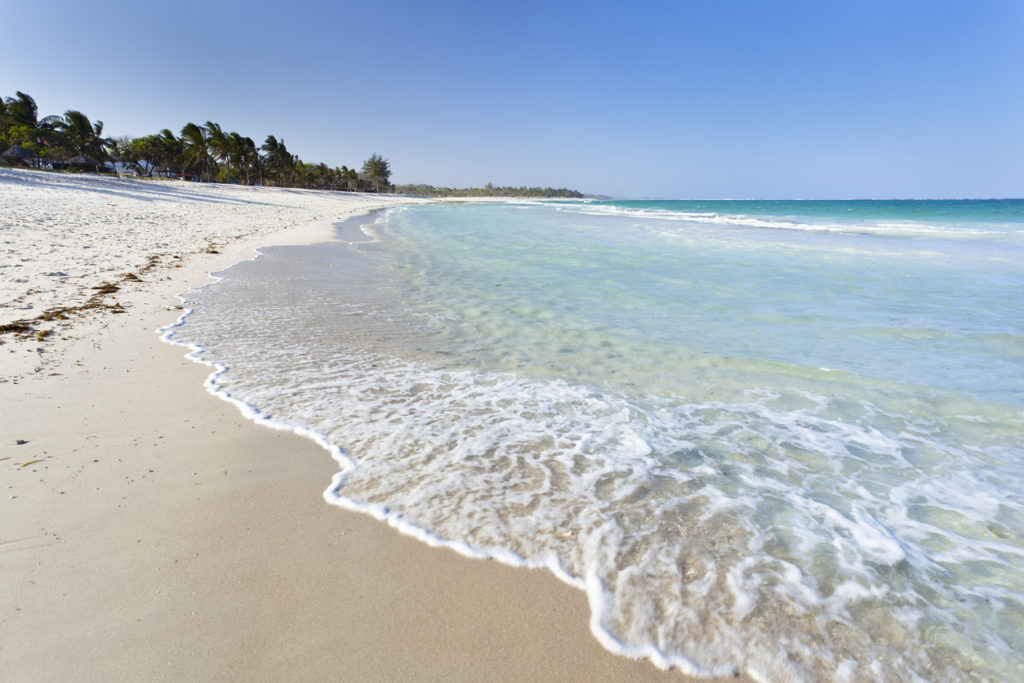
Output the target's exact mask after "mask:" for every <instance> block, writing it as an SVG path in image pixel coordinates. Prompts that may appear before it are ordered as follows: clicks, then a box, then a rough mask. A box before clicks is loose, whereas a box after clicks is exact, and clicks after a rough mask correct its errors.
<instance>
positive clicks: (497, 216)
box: [170, 200, 1024, 680]
mask: <svg viewBox="0 0 1024 683" xmlns="http://www.w3.org/2000/svg"><path fill="white" fill-rule="evenodd" d="M368 232H369V233H370V234H371V235H372V236H373V237H374V238H375V239H374V240H373V241H367V242H361V243H358V244H351V245H350V244H330V245H313V246H308V247H285V248H273V249H267V250H266V252H265V255H264V256H263V257H261V258H260V259H258V260H257V261H255V262H247V263H242V264H239V265H237V266H235V267H233V268H231V269H229V270H227V271H225V272H224V273H222V274H221V275H222V276H223V277H224V280H223V281H221V282H220V283H218V284H216V285H212V286H209V287H206V288H203V289H201V290H197V291H195V292H192V293H190V294H189V305H190V306H191V307H192V308H193V309H194V311H193V312H192V313H191V314H190V315H189V316H188V317H187V318H186V319H185V321H184V322H183V324H182V325H180V326H179V327H177V328H175V329H173V330H172V331H171V332H170V337H171V339H172V340H173V341H176V342H180V343H190V344H193V345H196V346H198V347H201V348H202V350H201V351H200V352H199V353H198V355H199V357H200V358H201V359H202V360H204V361H207V362H211V363H216V364H219V365H221V366H222V367H224V368H226V369H224V370H222V371H221V372H220V373H219V374H218V375H217V377H216V378H215V380H214V381H213V387H214V388H215V389H216V390H217V391H218V392H220V393H222V394H227V395H230V396H231V397H232V398H234V399H236V400H239V401H242V402H244V403H246V404H248V405H249V406H251V407H252V409H253V413H254V414H259V415H261V416H263V417H264V418H266V419H269V420H271V421H274V422H276V423H278V424H281V425H287V426H290V427H293V428H296V429H300V430H306V431H309V432H311V433H314V434H316V435H318V438H322V439H323V440H324V442H325V443H326V444H329V445H331V446H332V447H334V448H337V449H340V451H339V453H338V455H339V459H340V460H341V461H342V464H343V466H344V468H345V471H344V474H343V476H339V477H338V478H336V480H335V482H334V484H333V485H332V491H331V493H330V494H329V495H328V498H329V499H332V500H334V501H335V502H338V503H340V504H344V505H347V506H349V507H355V508H357V509H364V510H366V511H368V512H371V513H373V514H376V515H378V516H380V517H387V518H389V519H391V520H392V522H393V523H396V524H398V525H399V526H401V527H402V528H404V529H405V530H407V531H409V532H411V533H416V534H418V535H420V536H421V537H422V538H424V539H425V540H429V541H431V542H434V543H446V544H451V545H453V546H454V547H456V548H458V549H460V550H462V551H463V552H466V553H468V554H476V555H481V556H491V557H497V558H499V559H502V560H504V561H507V562H513V563H519V564H526V565H532V566H548V567H551V568H552V569H553V570H554V571H556V573H558V574H559V575H560V576H561V577H562V578H564V579H566V580H568V581H571V582H573V583H574V584H576V585H578V586H579V587H580V588H583V589H585V590H586V591H587V593H588V596H589V598H590V604H591V607H592V610H593V613H594V617H593V620H592V624H591V626H592V629H593V630H594V632H595V635H596V636H597V637H599V638H600V639H601V641H602V642H603V643H604V644H605V645H606V646H607V647H609V648H611V649H613V650H616V651H620V652H624V653H627V654H631V655H637V656H646V657H650V658H652V659H654V660H655V661H656V662H657V663H659V664H661V665H669V664H671V665H676V666H679V667H680V668H682V669H684V670H686V671H690V672H694V673H701V674H731V673H732V672H733V671H736V670H743V671H748V672H750V673H752V674H754V675H761V676H765V677H767V678H770V679H779V678H782V677H787V676H788V677H791V678H796V679H801V678H803V679H821V678H829V677H833V678H837V679H849V680H864V679H878V680H893V679H897V680H899V679H906V680H913V679H914V678H915V677H917V676H920V677H923V678H926V679H931V680H956V679H961V678H962V679H969V678H981V679H984V678H993V679H996V680H998V679H1006V680H1019V679H1021V678H1024V664H1022V661H1024V636H1022V635H1021V634H1022V633H1024V569H1022V568H1024V468H1022V464H1024V322H1022V320H1024V316H1022V315H1021V313H1022V312H1024V267H1022V265H1021V264H1022V263H1024V260H1022V258H1024V202H1021V201H1012V200H1011V201H1003V202H593V203H587V204H571V203H551V204H518V205H457V206H419V207H409V208H405V209H399V210H393V211H391V212H389V213H387V214H383V215H382V216H380V217H378V220H377V221H376V222H375V223H374V224H373V225H372V226H370V227H369V228H368Z"/></svg>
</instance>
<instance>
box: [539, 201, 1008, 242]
mask: <svg viewBox="0 0 1024 683" xmlns="http://www.w3.org/2000/svg"><path fill="white" fill-rule="evenodd" d="M557 210H559V211H565V212H575V213H580V214H584V215H589V216H639V217H642V218H651V219H655V220H666V221H682V222H688V223H710V224H715V225H741V226H746V227H752V228H764V229H768V230H798V231H801V232H836V233H848V234H877V235H882V236H894V237H898V236H908V237H912V236H915V235H922V236H924V235H937V236H941V237H947V238H964V239H966V238H984V237H993V236H1000V235H1002V234H1003V233H1002V232H999V231H992V230H984V229H980V228H970V227H957V226H938V225H932V224H928V223H920V222H915V221H906V222H894V221H889V222H884V223H874V224H856V223H850V224H842V223H797V222H793V221H786V220H770V219H766V218H756V217H754V216H748V215H744V214H720V213H709V212H697V211H667V210H663V209H642V208H626V207H617V206H592V205H587V204H579V205H574V204H559V205H557Z"/></svg>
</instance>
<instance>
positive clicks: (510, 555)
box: [155, 248, 768, 681]
mask: <svg viewBox="0 0 1024 683" xmlns="http://www.w3.org/2000/svg"><path fill="white" fill-rule="evenodd" d="M254 251H255V252H256V255H255V256H254V257H253V258H252V259H243V260H252V261H255V260H257V259H259V258H261V257H262V256H263V252H262V251H261V249H260V248H256V249H254ZM241 262H242V261H239V262H238V263H241ZM234 265H237V263H236V264H232V265H230V266H227V267H225V268H222V269H220V270H218V271H216V272H223V271H225V270H228V269H229V268H231V267H232V266H234ZM216 272H211V273H208V275H209V276H210V277H211V278H213V280H212V281H211V282H208V283H206V284H204V285H200V286H198V287H192V288H190V289H189V290H188V292H195V291H199V290H202V289H205V288H206V287H210V286H211V285H216V284H218V283H220V282H221V281H223V280H224V278H223V277H221V276H219V275H217V274H216ZM188 292H186V293H184V294H177V295H176V296H177V298H178V299H179V300H180V301H181V302H182V303H183V304H187V303H188V298H187V295H188ZM194 312H195V309H193V308H189V307H187V306H186V307H184V308H183V310H182V313H181V315H180V316H178V318H177V320H175V321H174V322H173V323H171V324H170V325H165V326H163V327H160V328H157V329H156V330H155V332H156V333H157V334H158V335H160V341H162V342H165V343H168V344H172V345H174V346H183V347H185V348H187V349H189V352H188V353H186V354H185V358H187V359H189V360H191V361H193V362H195V363H199V364H201V365H206V366H209V367H211V368H213V372H211V373H210V374H209V375H208V376H207V377H206V380H205V381H204V382H203V387H204V388H205V389H206V390H207V391H208V392H209V393H210V394H212V395H213V396H215V397H217V398H219V399H221V400H223V401H227V402H228V403H231V404H232V405H234V406H235V407H236V408H238V410H239V412H240V413H241V414H242V416H243V417H245V418H246V419H249V420H252V421H253V422H254V423H256V424H258V425H261V426H264V427H269V428H271V429H275V430H278V431H284V432H291V433H293V434H296V435H298V436H302V437H306V438H308V439H310V440H312V441H313V442H314V443H316V444H317V445H319V446H320V447H321V448H323V449H324V450H326V451H327V452H328V453H329V454H330V456H331V458H333V459H334V461H335V462H336V463H337V464H338V466H339V468H340V470H339V471H338V472H337V473H336V474H334V476H333V477H331V483H330V485H329V486H328V487H327V488H326V489H325V490H324V492H323V494H322V495H323V499H324V501H325V502H327V503H328V504H330V505H335V506H337V507H340V508H342V509H344V510H349V511H351V512H356V513H360V514H365V515H369V516H371V517H373V518H374V519H377V520H379V521H381V522H385V523H386V524H387V525H388V526H390V527H391V528H393V529H395V530H396V531H398V532H399V533H401V534H403V535H405V536H410V537H412V538H414V539H416V540H419V541H421V542H423V543H426V544H427V545H428V546H430V547H432V548H446V549H449V550H453V551H455V552H456V553H458V554H459V555H462V556H463V557H467V558H471V559H478V560H496V561H498V562H501V563H502V564H505V565H508V566H512V567H521V568H527V569H548V570H550V571H551V573H552V574H554V576H555V577H556V578H558V579H559V580H561V581H562V582H564V583H566V584H568V585H569V586H572V587H573V588H576V589H579V590H581V591H583V592H584V593H585V594H586V596H587V604H588V606H589V607H590V621H589V627H590V632H591V634H592V635H593V636H594V638H595V639H596V640H597V641H598V642H599V643H600V644H601V646H602V647H604V648H605V649H606V650H608V651H609V652H612V653H613V654H616V655H620V656H623V657H626V658H628V659H633V660H643V659H646V660H649V661H650V662H651V663H652V664H654V665H655V666H656V667H657V668H659V669H662V670H665V671H667V670H670V669H677V670H679V671H680V672H681V673H683V674H686V675H688V676H694V677H703V678H715V677H719V676H721V675H722V674H721V672H714V671H708V670H706V669H704V668H702V667H699V666H698V665H697V664H696V663H695V662H693V661H692V660H690V659H688V658H686V657H683V656H681V655H670V654H668V653H666V652H664V651H663V650H661V649H660V648H657V647H655V646H653V645H649V644H648V645H644V646H629V645H627V644H625V643H623V642H622V641H621V640H620V639H619V638H618V637H616V636H615V634H613V633H612V632H611V631H609V630H608V629H607V628H605V627H604V626H603V625H602V624H601V619H602V615H604V614H606V613H607V612H608V611H609V609H610V607H611V601H610V600H609V599H608V598H607V597H606V595H608V593H607V591H606V590H605V588H604V585H603V583H602V582H601V579H600V577H598V576H597V573H596V571H593V570H592V569H588V572H587V576H585V577H584V578H583V579H582V580H581V579H577V578H574V577H573V576H571V575H570V574H569V573H568V572H566V571H565V569H564V568H563V567H562V565H561V562H560V561H559V560H558V558H557V556H556V555H555V553H554V552H549V553H547V554H546V555H545V556H544V557H542V558H538V559H534V560H529V559H527V558H524V557H521V556H520V555H518V554H517V553H514V552H512V551H510V550H508V549H507V548H502V547H498V546H478V545H471V544H468V543H463V542H459V541H451V540H448V539H445V538H442V537H441V536H439V535H438V534H436V533H434V532H433V531H431V530H430V529H427V528H425V527H422V526H419V525H417V524H415V523H413V522H411V521H410V520H408V519H407V518H406V517H405V516H404V515H401V514H399V513H396V512H392V511H391V510H390V509H389V508H388V506H387V505H382V504H372V503H360V502H359V501H355V500H352V499H350V498H345V497H344V496H342V495H341V494H340V493H339V490H340V489H341V487H342V486H344V484H345V481H346V480H347V479H348V477H349V476H350V475H351V474H352V473H354V472H355V471H356V470H357V469H358V468H359V463H358V461H356V460H355V459H354V458H352V457H350V456H349V455H348V454H347V453H345V451H344V450H343V449H342V448H340V447H338V446H336V445H335V444H333V443H331V442H330V440H328V438H327V437H326V435H325V434H323V433H322V432H320V431H317V430H314V429H310V428H308V427H302V426H299V425H295V424H291V423H289V422H287V421H284V420H278V419H274V418H272V417H271V416H270V415H269V414H267V413H265V412H262V411H261V410H260V409H259V407H258V406H255V405H253V404H251V403H248V402H246V401H243V400H241V399H238V398H235V397H234V396H232V395H231V393H230V392H229V391H227V390H225V389H223V388H221V387H220V385H219V382H218V380H219V378H220V376H221V375H223V374H224V373H225V372H227V371H228V370H229V369H230V366H228V365H226V364H224V363H217V362H214V361H209V360H206V359H204V358H202V357H201V356H202V354H203V353H204V352H205V351H207V350H208V349H207V348H206V347H204V346H201V345H199V344H194V343H191V342H185V341H178V340H176V339H174V334H175V333H176V332H177V331H178V330H179V329H180V328H181V327H182V326H184V324H185V321H186V320H187V319H188V317H189V316H190V315H192V313H194ZM745 673H746V674H747V675H749V676H751V678H753V679H754V680H757V681H762V680H768V679H767V678H764V677H763V676H761V675H759V673H760V672H758V671H756V670H750V669H748V670H747V671H745Z"/></svg>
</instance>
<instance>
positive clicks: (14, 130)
mask: <svg viewBox="0 0 1024 683" xmlns="http://www.w3.org/2000/svg"><path fill="white" fill-rule="evenodd" d="M4 109H5V110H6V115H5V118H6V120H7V130H6V134H7V136H8V140H9V142H10V143H11V144H14V145H22V146H23V147H25V148H26V149H28V150H30V151H32V152H34V153H35V154H36V159H35V163H36V165H37V166H38V162H39V156H40V155H41V154H42V153H43V152H44V151H46V150H47V149H48V148H49V146H50V145H51V143H52V141H53V131H54V127H55V124H56V123H57V122H58V121H60V120H61V119H60V117H59V116H47V117H44V118H43V119H42V120H40V119H39V107H37V106H36V101H35V100H34V99H32V96H31V95H28V94H26V93H23V92H21V91H20V90H19V91H18V92H17V93H16V96H15V97H8V98H7V101H6V102H5V107H4Z"/></svg>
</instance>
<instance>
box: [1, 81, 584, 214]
mask: <svg viewBox="0 0 1024 683" xmlns="http://www.w3.org/2000/svg"><path fill="white" fill-rule="evenodd" d="M0 154H4V155H5V156H3V157H0V164H3V163H4V162H6V163H13V164H21V165H25V166H32V167H34V168H52V169H67V170H79V171H95V172H97V173H102V172H106V173H113V172H114V169H115V168H118V167H119V168H120V170H122V171H125V172H128V173H132V174H135V175H138V176H141V177H146V178H153V177H157V178H184V179H187V180H198V181H202V182H221V183H239V184H243V185H252V184H259V185H276V186H279V187H302V188H312V189H321V190H347V191H352V192H399V193H402V194H415V195H426V196H429V197H567V198H582V197H583V195H582V194H581V193H579V192H577V191H576V190H567V189H564V188H560V189H554V188H550V187H544V188H540V187H494V186H493V185H491V184H490V183H488V184H487V185H486V186H485V187H481V188H463V189H457V188H450V187H434V186H432V185H399V186H394V185H392V184H391V166H390V164H389V163H388V161H387V159H384V158H383V157H382V156H380V155H379V154H372V155H371V156H370V158H369V159H367V160H366V161H365V162H364V163H363V166H362V169H361V170H359V171H357V170H355V169H354V168H349V167H347V166H340V167H334V168H332V167H329V166H328V165H327V164H325V163H319V164H309V163H306V162H304V161H302V160H301V159H299V157H298V156H296V155H294V154H292V153H291V152H289V151H288V148H287V147H285V144H284V140H283V139H278V138H277V137H275V136H273V135H268V136H267V137H266V140H265V141H264V142H263V144H262V145H259V146H257V144H256V142H255V141H254V140H253V139H252V138H248V137H244V136H242V135H240V134H239V133H236V132H234V131H230V132H229V131H226V130H224V129H223V128H222V127H221V125H220V124H218V123H214V122H213V121H207V122H206V123H205V124H203V125H199V124H196V123H191V122H189V123H186V124H185V125H184V126H183V127H182V129H181V132H180V133H179V134H178V135H175V134H174V133H173V132H172V131H171V130H170V129H169V128H164V129H163V130H161V131H160V132H159V133H154V134H152V135H145V136H142V137H136V138H133V137H116V138H115V137H103V122H102V121H96V122H93V121H90V120H89V117H88V116H86V115H85V114H83V113H82V112H80V111H77V110H74V109H70V110H68V111H66V112H64V114H63V115H62V116H45V117H43V118H39V109H38V107H37V106H36V102H35V100H34V99H32V97H31V96H30V95H28V94H26V93H23V92H21V91H18V92H17V93H16V94H15V96H14V97H6V98H4V97H0Z"/></svg>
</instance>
